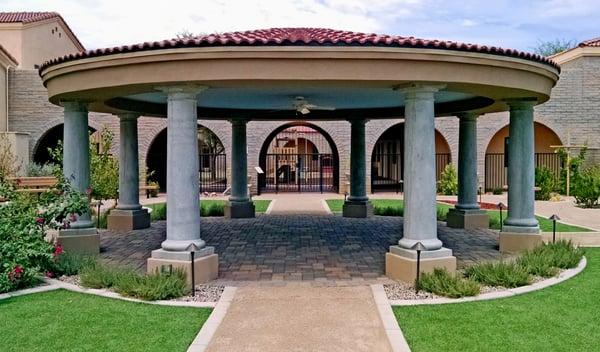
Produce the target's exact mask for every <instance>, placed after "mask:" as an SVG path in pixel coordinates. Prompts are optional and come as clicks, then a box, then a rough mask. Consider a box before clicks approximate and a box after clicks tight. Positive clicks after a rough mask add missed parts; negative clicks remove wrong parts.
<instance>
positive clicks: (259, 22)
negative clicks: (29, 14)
mask: <svg viewBox="0 0 600 352" xmlns="http://www.w3.org/2000/svg"><path fill="white" fill-rule="evenodd" d="M599 2H600V0H595V1H592V0H589V1H584V0H545V1H544V0H522V1H518V0H497V1H475V0H463V1H452V0H449V1H443V0H270V1H267V0H167V1H154V0H153V1H149V0H146V1H144V0H2V4H1V5H0V11H58V12H60V13H61V14H62V15H63V17H64V18H65V20H66V21H67V22H68V23H69V25H70V26H71V28H72V29H73V31H74V32H75V34H76V35H77V36H78V37H79V39H80V40H81V41H82V42H83V44H84V45H85V46H86V48H88V49H93V48H98V47H108V46H115V45H121V44H132V43H138V42H143V41H154V40H161V39H167V38H172V37H174V36H175V34H176V33H177V32H179V31H181V30H183V29H187V30H189V31H191V32H194V33H212V32H227V31H233V30H246V29H257V28H269V27H283V26H285V27H300V26H302V27H327V28H334V29H344V30H354V31H362V32H376V33H383V34H397V35H403V36H415V37H421V38H434V39H444V40H457V41H464V42H469V43H478V44H487V45H497V46H503V47H507V48H515V49H521V50H525V51H531V50H532V48H533V47H534V46H535V45H536V43H537V41H538V40H552V39H556V38H561V39H567V40H576V41H577V42H580V41H583V40H586V39H591V38H595V37H600V4H599Z"/></svg>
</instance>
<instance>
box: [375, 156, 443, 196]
mask: <svg viewBox="0 0 600 352" xmlns="http://www.w3.org/2000/svg"><path fill="white" fill-rule="evenodd" d="M450 162H451V157H450V154H448V153H440V154H436V155H435V175H436V180H439V179H440V178H441V176H442V172H444V168H445V167H446V165H448V164H450ZM403 169H404V159H403V156H402V153H374V154H373V157H372V158H371V192H372V193H375V192H377V191H380V192H381V191H387V192H396V193H399V192H403V191H404V188H403V187H404V182H403V180H404V172H403Z"/></svg>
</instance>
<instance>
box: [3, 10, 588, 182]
mask: <svg viewBox="0 0 600 352" xmlns="http://www.w3.org/2000/svg"><path fill="white" fill-rule="evenodd" d="M81 50H84V48H83V46H82V45H81V43H80V42H79V40H78V39H77V37H76V36H75V34H74V33H73V32H72V31H71V30H70V29H69V27H68V25H67V23H66V22H65V21H64V20H63V19H62V17H61V16H60V15H59V14H57V13H52V12H35V13H0V93H1V94H0V132H1V133H3V134H5V135H7V136H8V137H9V138H8V140H10V141H11V145H12V146H13V150H14V151H15V154H16V155H18V156H19V158H20V160H21V162H22V163H23V164H24V165H26V164H27V163H29V162H30V161H32V162H36V163H45V162H48V161H49V155H48V152H47V149H48V148H52V147H54V146H56V144H57V143H58V141H59V140H61V139H62V123H63V111H62V109H61V108H60V107H57V106H55V105H53V104H50V103H49V102H48V96H47V91H46V89H45V87H44V86H43V85H42V82H41V79H40V77H39V75H38V71H37V69H36V68H37V65H39V64H41V63H42V62H44V61H46V60H49V59H52V58H54V57H58V56H62V55H65V54H69V53H73V52H77V51H81ZM553 59H554V60H555V61H557V62H558V63H559V64H560V65H561V68H562V72H561V76H560V80H559V82H558V84H557V86H556V87H555V88H554V90H553V91H552V97H551V99H550V101H548V102H547V103H545V104H543V105H540V106H538V107H536V109H535V120H536V124H535V152H536V163H537V165H544V166H547V167H549V168H550V169H552V170H554V171H557V170H558V168H559V166H560V164H559V161H558V157H557V155H556V154H554V149H553V148H550V146H551V145H560V144H565V143H567V142H568V138H569V137H568V136H570V141H571V143H573V144H584V143H587V144H588V145H590V146H592V147H597V146H599V145H598V142H599V137H598V136H600V115H599V114H600V113H599V112H598V110H599V108H600V39H596V40H589V41H585V42H583V43H581V44H580V45H579V46H578V47H576V48H574V49H572V50H569V51H566V52H564V53H560V54H558V55H556V56H555V57H554V58H553ZM89 122H90V126H89V127H90V132H94V131H100V130H101V129H102V128H108V129H110V130H112V131H113V133H114V134H115V139H114V140H115V142H116V141H118V140H119V138H118V135H119V120H118V118H117V117H115V116H112V115H108V114H98V113H90V118H89ZM507 125H508V113H501V114H500V116H498V115H495V116H489V115H483V116H481V117H479V122H478V125H477V126H478V170H479V176H480V177H479V178H480V180H479V181H480V183H481V186H482V187H484V188H486V189H488V190H491V189H494V188H501V187H502V186H504V185H506V172H505V167H504V165H505V164H504V163H505V160H504V154H505V139H506V138H507V137H508V128H507ZM138 126H139V137H138V138H139V139H138V141H139V153H140V155H139V160H140V170H141V172H142V173H144V174H145V173H146V171H145V170H148V171H153V173H152V175H151V178H152V179H153V180H155V181H157V182H158V183H159V185H160V186H161V188H162V189H163V190H164V187H165V186H166V182H165V180H166V127H167V121H166V119H162V118H150V117H141V118H140V119H139V122H138ZM436 129H437V133H436V160H437V171H438V177H439V174H440V173H441V171H442V170H443V168H444V167H445V166H446V165H447V164H449V163H454V164H455V165H456V163H457V157H458V118H456V117H442V118H437V119H436ZM247 133H248V135H247V138H248V175H249V180H250V181H249V182H250V184H251V185H252V191H253V192H257V191H258V190H262V191H278V192H283V191H294V192H298V191H300V192H321V191H322V192H329V191H336V192H342V193H343V192H346V191H347V190H348V189H347V187H348V184H349V176H348V174H349V169H350V165H349V164H350V157H349V155H350V124H349V123H347V122H341V121H324V122H322V121H319V122H314V121H303V120H301V117H300V119H299V120H296V121H288V122H263V121H251V122H249V123H248V127H247ZM198 139H199V142H198V143H199V152H200V154H201V155H200V170H199V177H200V179H201V190H202V191H203V192H222V191H224V190H225V189H226V187H227V185H228V184H229V182H228V180H229V179H230V168H229V165H230V164H231V161H230V154H231V152H230V149H231V127H230V125H229V123H228V122H226V121H216V120H203V119H199V120H198ZM366 141H367V144H366V149H367V155H366V161H367V165H370V167H367V191H368V192H377V191H402V182H401V180H402V175H403V167H404V165H403V156H402V155H403V151H402V148H403V120H402V119H396V120H372V121H369V122H368V123H367V125H366ZM112 152H113V153H114V154H116V153H118V146H117V145H114V146H113V148H112ZM588 160H589V161H591V162H596V163H598V162H600V152H599V151H597V150H590V151H589V153H588ZM255 167H260V168H261V169H262V170H263V171H264V174H262V175H258V174H257V172H256V169H255ZM24 171H25V168H23V170H22V172H24ZM140 180H141V182H145V177H140Z"/></svg>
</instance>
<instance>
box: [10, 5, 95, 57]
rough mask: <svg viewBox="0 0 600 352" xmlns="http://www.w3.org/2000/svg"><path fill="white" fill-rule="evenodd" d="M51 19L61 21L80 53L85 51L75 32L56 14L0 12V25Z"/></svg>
mask: <svg viewBox="0 0 600 352" xmlns="http://www.w3.org/2000/svg"><path fill="white" fill-rule="evenodd" d="M51 18H57V19H58V20H59V21H61V22H62V23H63V24H64V25H65V27H66V28H67V30H68V31H69V32H71V33H70V34H71V35H72V38H73V39H74V40H75V42H76V44H77V45H78V46H79V47H80V48H79V49H80V50H81V51H84V50H85V47H84V46H83V44H81V42H80V41H79V38H77V36H76V35H75V32H73V30H72V29H71V27H69V25H68V24H67V22H66V21H65V20H64V18H62V16H61V15H60V14H59V13H58V12H0V23H34V22H40V21H45V20H49V19H51Z"/></svg>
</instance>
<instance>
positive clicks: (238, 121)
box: [227, 117, 250, 126]
mask: <svg viewBox="0 0 600 352" xmlns="http://www.w3.org/2000/svg"><path fill="white" fill-rule="evenodd" d="M227 121H229V122H230V123H231V125H232V126H240V125H246V124H248V122H250V119H247V118H243V117H240V118H231V119H228V120H227Z"/></svg>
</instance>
